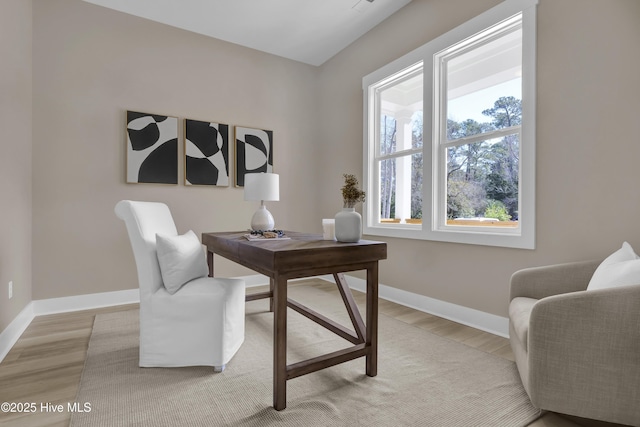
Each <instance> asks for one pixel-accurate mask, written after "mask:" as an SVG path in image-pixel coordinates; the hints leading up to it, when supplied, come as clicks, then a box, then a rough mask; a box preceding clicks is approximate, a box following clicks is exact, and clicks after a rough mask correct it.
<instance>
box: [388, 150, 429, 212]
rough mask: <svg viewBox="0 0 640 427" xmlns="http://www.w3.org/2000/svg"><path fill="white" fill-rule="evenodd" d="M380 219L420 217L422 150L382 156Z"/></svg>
mask: <svg viewBox="0 0 640 427" xmlns="http://www.w3.org/2000/svg"><path fill="white" fill-rule="evenodd" d="M379 166H380V182H379V187H378V188H379V189H380V199H379V200H380V219H381V222H407V220H409V219H420V218H422V153H418V154H413V155H410V156H403V157H397V158H394V159H387V160H381V161H380V162H379Z"/></svg>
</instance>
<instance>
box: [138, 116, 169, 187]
mask: <svg viewBox="0 0 640 427" xmlns="http://www.w3.org/2000/svg"><path fill="white" fill-rule="evenodd" d="M126 135H127V138H126V140H127V150H126V156H127V160H126V163H127V165H126V181H127V183H135V184H142V183H144V184H170V185H176V184H178V119H177V118H176V117H171V116H164V115H159V114H151V113H142V112H138V111H129V110H127V118H126Z"/></svg>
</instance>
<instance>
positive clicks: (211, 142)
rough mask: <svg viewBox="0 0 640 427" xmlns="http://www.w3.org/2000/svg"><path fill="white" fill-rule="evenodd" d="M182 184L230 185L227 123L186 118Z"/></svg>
mask: <svg viewBox="0 0 640 427" xmlns="http://www.w3.org/2000/svg"><path fill="white" fill-rule="evenodd" d="M184 135H185V136H184V155H185V164H184V176H185V185H215V186H221V187H227V186H228V185H229V125H225V124H221V123H210V122H202V121H199V120H190V119H185V121H184Z"/></svg>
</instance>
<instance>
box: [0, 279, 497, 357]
mask: <svg viewBox="0 0 640 427" xmlns="http://www.w3.org/2000/svg"><path fill="white" fill-rule="evenodd" d="M238 278H239V279H244V281H245V283H246V286H247V287H248V288H252V287H256V286H262V285H268V284H269V278H268V277H267V276H264V275H262V274H255V275H251V276H242V277H238ZM319 278H321V279H324V280H328V281H330V282H333V276H331V275H327V276H320V277H319ZM346 278H347V282H348V284H349V287H350V288H353V289H355V290H358V291H362V292H365V291H366V285H367V283H366V281H365V280H363V279H359V278H357V277H353V276H346ZM378 293H379V296H380V298H382V299H386V300H389V301H392V302H395V303H398V304H402V305H405V306H407V307H411V308H413V309H416V310H419V311H424V312H426V313H429V314H433V315H436V316H439V317H443V318H445V319H449V320H452V321H454V322H457V323H461V324H463V325H467V326H470V327H472V328H476V329H480V330H482V331H486V332H489V333H492V334H495V335H499V336H501V337H505V338H506V337H508V336H509V320H508V319H507V318H506V317H500V316H496V315H493V314H489V313H485V312H482V311H479V310H474V309H472V308H468V307H463V306H461V305H456V304H451V303H449V302H446V301H440V300H437V299H433V298H429V297H426V296H424V295H418V294H414V293H412V292H407V291H403V290H402V289H397V288H393V287H391V286H386V285H382V284H381V285H380V287H379V290H378ZM137 302H140V292H139V290H138V289H127V290H124V291H114V292H102V293H97V294H87V295H76V296H71V297H62V298H49V299H43V300H35V301H32V302H30V303H29V304H27V306H26V307H25V308H24V309H23V310H22V311H21V312H20V314H18V316H16V318H15V319H13V321H12V322H11V323H10V324H9V326H7V327H6V328H5V330H4V331H2V333H0V362H2V360H3V359H4V358H5V356H6V355H7V354H8V353H9V350H11V347H13V345H14V344H15V343H16V341H18V338H20V335H22V333H23V332H24V331H25V329H27V327H28V326H29V324H30V323H31V321H32V320H33V318H34V317H35V316H42V315H45V314H55V313H66V312H72V311H80V310H89V309H93V308H101V307H111V306H115V305H124V304H134V303H137Z"/></svg>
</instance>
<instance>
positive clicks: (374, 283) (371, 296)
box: [366, 262, 378, 377]
mask: <svg viewBox="0 0 640 427" xmlns="http://www.w3.org/2000/svg"><path fill="white" fill-rule="evenodd" d="M366 343H367V345H369V346H371V350H370V352H369V354H368V355H367V375H368V376H370V377H375V376H376V375H378V263H377V262H376V263H374V264H373V266H371V267H369V268H368V269H367V336H366Z"/></svg>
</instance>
